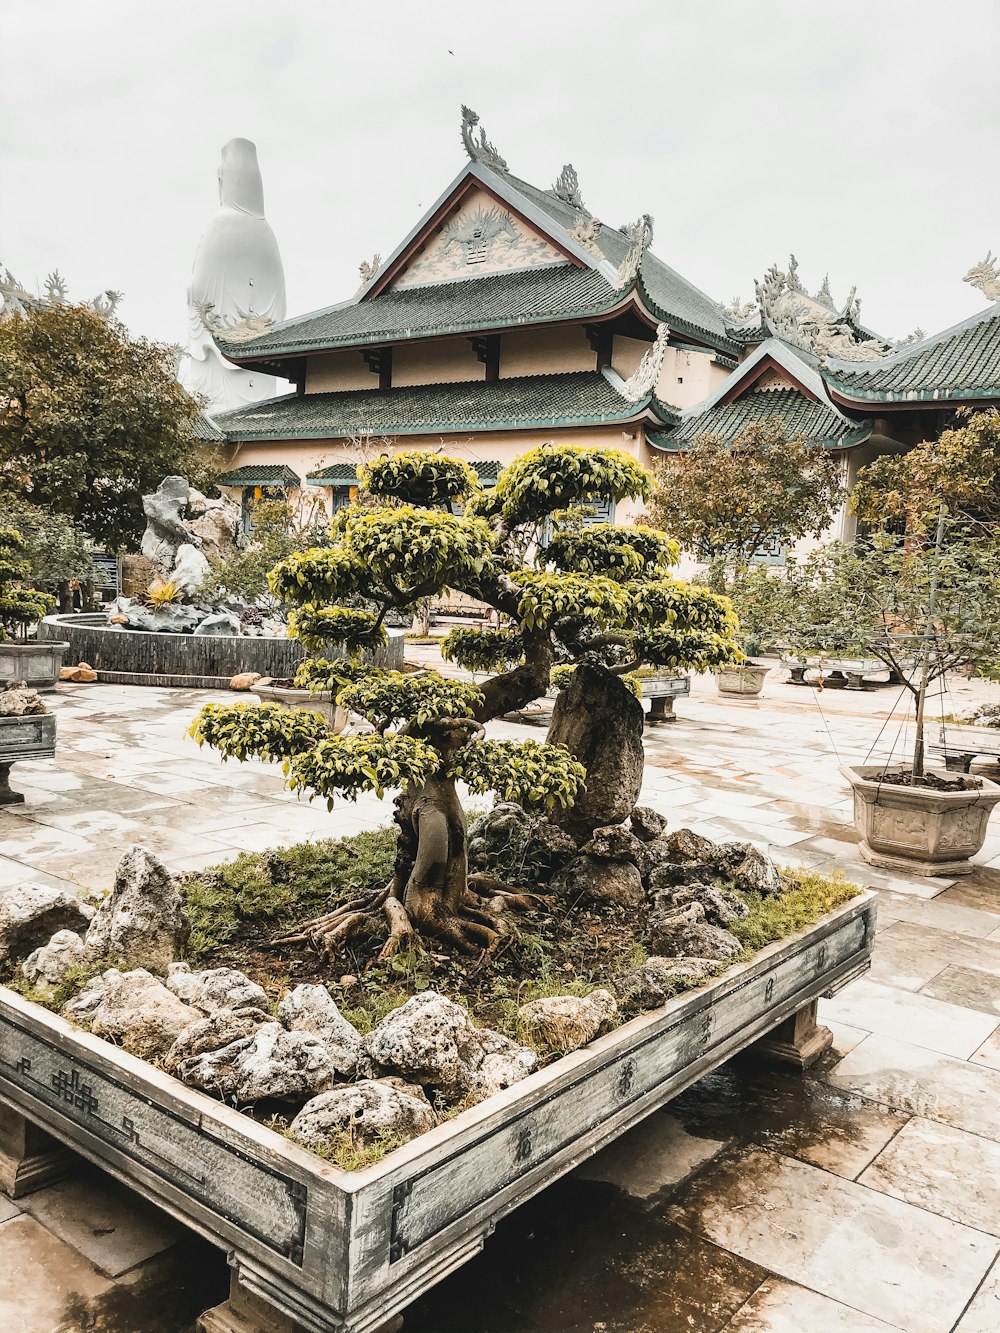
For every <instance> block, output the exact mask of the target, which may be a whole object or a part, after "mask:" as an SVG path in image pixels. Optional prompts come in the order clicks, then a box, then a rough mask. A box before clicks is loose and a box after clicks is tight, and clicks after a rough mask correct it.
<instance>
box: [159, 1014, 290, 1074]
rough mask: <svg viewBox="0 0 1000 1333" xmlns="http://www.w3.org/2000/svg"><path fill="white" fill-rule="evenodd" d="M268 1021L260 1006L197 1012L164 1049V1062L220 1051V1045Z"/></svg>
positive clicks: (246, 1034)
mask: <svg viewBox="0 0 1000 1333" xmlns="http://www.w3.org/2000/svg"><path fill="white" fill-rule="evenodd" d="M270 1021H271V1020H270V1015H269V1014H266V1013H265V1012H264V1011H263V1010H262V1009H240V1010H232V1009H216V1010H215V1011H214V1012H213V1013H211V1014H208V1015H207V1016H202V1015H200V1014H199V1015H198V1016H197V1017H196V1018H195V1019H194V1021H193V1022H192V1023H189V1024H188V1026H187V1027H186V1028H184V1029H183V1031H182V1032H181V1033H180V1035H179V1036H178V1037H177V1040H176V1041H175V1042H174V1044H173V1045H172V1046H171V1048H170V1050H169V1051H168V1052H167V1064H168V1065H170V1066H171V1068H172V1067H173V1066H174V1065H178V1064H180V1062H181V1061H182V1060H189V1059H190V1058H191V1057H192V1056H196V1055H206V1054H208V1053H209V1052H211V1051H220V1050H222V1048H223V1046H231V1045H232V1044H233V1042H236V1041H243V1040H244V1038H246V1037H252V1036H253V1034H254V1033H255V1032H256V1031H257V1029H258V1028H259V1027H261V1026H262V1025H263V1024H264V1023H268V1022H270Z"/></svg>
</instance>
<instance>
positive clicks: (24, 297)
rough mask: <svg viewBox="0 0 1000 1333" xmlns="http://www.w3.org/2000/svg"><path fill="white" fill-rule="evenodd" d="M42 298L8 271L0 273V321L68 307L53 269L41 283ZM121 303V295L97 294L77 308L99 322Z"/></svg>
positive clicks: (62, 282)
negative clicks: (84, 309)
mask: <svg viewBox="0 0 1000 1333" xmlns="http://www.w3.org/2000/svg"><path fill="white" fill-rule="evenodd" d="M43 286H44V288H45V295H44V296H41V295H35V294H33V293H32V292H29V291H28V290H27V288H25V287H24V286H22V284H21V283H20V282H18V280H17V278H15V277H14V275H13V273H11V271H10V269H9V268H8V269H4V270H3V271H2V272H0V320H3V319H13V318H14V317H15V316H16V315H26V314H27V313H28V311H29V310H51V309H53V307H55V306H60V305H66V304H67V292H68V288H67V286H66V280H65V279H64V278H63V276H62V274H61V273H60V272H59V270H58V269H53V270H52V272H51V273H50V274H49V275H48V277H47V278H46V279H45V282H44V283H43ZM121 299H122V294H121V292H116V291H112V289H111V288H110V287H109V288H108V289H107V290H106V291H103V292H99V293H98V295H97V296H95V297H94V298H93V300H91V301H81V302H80V305H83V306H86V307H87V309H88V310H93V312H94V313H95V314H96V315H100V316H101V318H102V319H110V318H111V316H112V315H113V314H114V313H115V310H116V309H117V308H118V303H119V302H120V301H121Z"/></svg>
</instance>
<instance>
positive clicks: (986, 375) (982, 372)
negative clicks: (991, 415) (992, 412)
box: [823, 302, 1000, 403]
mask: <svg viewBox="0 0 1000 1333" xmlns="http://www.w3.org/2000/svg"><path fill="white" fill-rule="evenodd" d="M823 378H824V379H825V380H826V381H827V383H828V384H829V386H830V388H831V389H833V390H834V391H836V392H838V393H841V394H843V395H844V397H845V398H854V399H859V400H861V401H865V402H869V401H875V402H903V403H908V402H925V401H929V402H952V401H958V402H962V401H965V400H967V399H983V398H986V399H996V400H998V401H1000V302H997V303H996V304H995V305H993V306H991V307H990V308H989V309H988V310H984V311H983V312H982V313H981V314H979V315H974V316H973V317H972V318H971V319H966V320H963V322H962V323H961V324H956V325H955V326H954V327H953V328H950V329H945V330H944V332H943V333H937V334H935V335H934V336H933V337H931V338H925V339H924V340H923V341H922V342H919V343H913V344H912V346H910V347H904V348H902V349H901V350H900V351H898V352H894V353H893V354H892V355H891V356H886V357H882V358H881V359H880V360H878V361H862V362H857V361H834V360H829V361H827V362H826V364H825V365H824V368H823Z"/></svg>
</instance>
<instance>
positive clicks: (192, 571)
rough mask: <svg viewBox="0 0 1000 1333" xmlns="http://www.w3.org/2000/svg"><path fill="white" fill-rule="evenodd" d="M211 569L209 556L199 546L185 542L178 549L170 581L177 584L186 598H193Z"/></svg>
mask: <svg viewBox="0 0 1000 1333" xmlns="http://www.w3.org/2000/svg"><path fill="white" fill-rule="evenodd" d="M210 569H211V565H210V564H209V563H208V558H207V556H205V555H204V553H203V552H202V551H200V550H199V549H198V547H197V546H194V545H193V544H192V543H190V542H185V543H184V544H183V545H182V546H178V548H177V557H176V559H175V560H174V567H173V569H172V570H171V572H170V580H171V582H173V583H176V584H177V586H178V587H179V588H180V590H181V592H182V593H184V595H185V596H186V597H191V596H193V595H194V593H195V592H197V590H198V589H199V588H200V587H201V585H202V584H203V583H204V582H205V578H206V576H207V574H208V572H209V570H210Z"/></svg>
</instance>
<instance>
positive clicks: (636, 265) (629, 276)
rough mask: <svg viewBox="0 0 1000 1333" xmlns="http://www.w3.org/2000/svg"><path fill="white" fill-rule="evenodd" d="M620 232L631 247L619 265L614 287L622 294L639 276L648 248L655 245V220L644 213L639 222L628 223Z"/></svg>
mask: <svg viewBox="0 0 1000 1333" xmlns="http://www.w3.org/2000/svg"><path fill="white" fill-rule="evenodd" d="M619 230H620V231H621V232H622V233H623V234H624V235H625V236H627V237H628V241H629V247H628V249H627V250H626V251H625V256H624V258H623V259H622V262H621V263H620V264H619V265H618V272H617V273H616V274H615V279H614V282H613V284H612V285H613V286H614V288H615V290H616V291H619V292H622V291H624V290H625V288H626V287H630V286H631V285H632V283H633V282H635V280H636V278H637V277H638V276H639V270H640V269H641V268H642V259H643V256H644V255H645V253H646V250H647V248H648V247H649V246H651V245H652V244H653V219H652V217H651V216H650V214H649V213H643V215H642V217H641V218H639V220H638V221H637V222H632V223H628V224H626V225H625V226H624V227H621V228H620V229H619Z"/></svg>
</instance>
